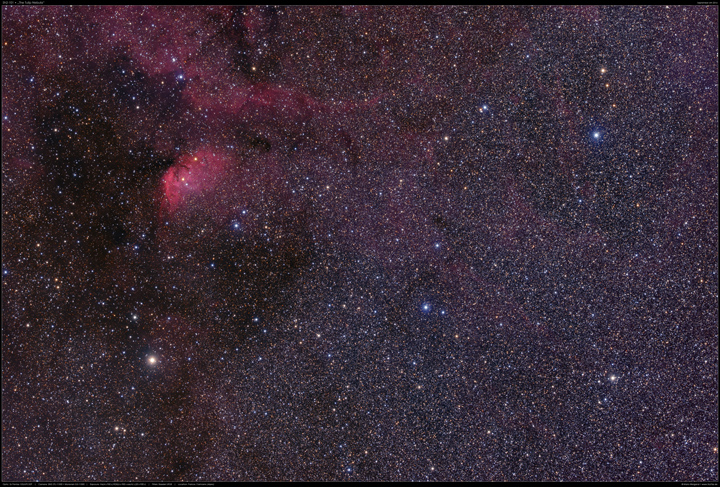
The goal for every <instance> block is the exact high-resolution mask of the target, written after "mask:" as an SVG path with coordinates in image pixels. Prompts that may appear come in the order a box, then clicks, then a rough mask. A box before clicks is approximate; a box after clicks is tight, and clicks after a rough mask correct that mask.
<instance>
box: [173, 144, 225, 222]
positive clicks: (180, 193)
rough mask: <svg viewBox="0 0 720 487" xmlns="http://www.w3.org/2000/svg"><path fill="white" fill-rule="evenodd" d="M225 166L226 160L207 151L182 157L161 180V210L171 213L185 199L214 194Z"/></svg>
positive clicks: (206, 149) (220, 154)
mask: <svg viewBox="0 0 720 487" xmlns="http://www.w3.org/2000/svg"><path fill="white" fill-rule="evenodd" d="M227 166H228V158H227V156H226V155H224V154H222V153H220V152H218V151H214V150H212V149H210V148H202V149H200V150H198V151H196V152H194V153H192V154H186V155H184V156H181V157H180V159H178V161H177V162H176V163H175V164H173V165H172V166H171V167H170V168H169V169H168V170H167V172H166V173H165V175H164V176H163V178H162V184H161V190H162V192H163V194H162V209H163V210H164V211H166V212H169V213H172V212H174V211H175V210H177V209H178V207H179V206H180V205H181V204H182V203H183V202H184V201H185V200H187V199H188V198H190V197H197V196H200V195H203V194H207V193H209V192H211V191H213V190H214V188H215V186H216V185H217V183H218V182H219V181H220V179H221V177H222V176H223V174H224V172H225V169H226V168H227Z"/></svg>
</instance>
